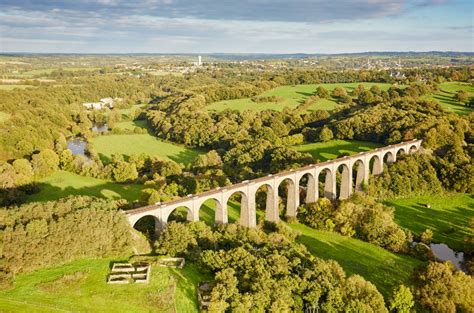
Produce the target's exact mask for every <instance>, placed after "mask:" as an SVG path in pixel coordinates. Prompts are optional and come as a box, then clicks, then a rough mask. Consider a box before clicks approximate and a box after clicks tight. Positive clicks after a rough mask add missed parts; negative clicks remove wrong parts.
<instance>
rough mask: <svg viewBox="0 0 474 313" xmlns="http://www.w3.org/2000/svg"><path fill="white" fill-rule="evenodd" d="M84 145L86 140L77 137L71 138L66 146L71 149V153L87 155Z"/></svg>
mask: <svg viewBox="0 0 474 313" xmlns="http://www.w3.org/2000/svg"><path fill="white" fill-rule="evenodd" d="M86 146H87V142H86V141H85V140H84V139H82V138H79V137H74V138H71V139H69V140H68V142H67V148H68V149H69V150H71V152H72V154H73V155H82V156H85V157H87V155H86Z"/></svg>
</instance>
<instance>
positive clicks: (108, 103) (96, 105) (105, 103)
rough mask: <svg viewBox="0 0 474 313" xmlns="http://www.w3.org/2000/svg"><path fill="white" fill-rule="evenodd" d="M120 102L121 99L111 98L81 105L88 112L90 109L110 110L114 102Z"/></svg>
mask: <svg viewBox="0 0 474 313" xmlns="http://www.w3.org/2000/svg"><path fill="white" fill-rule="evenodd" d="M121 100H122V99H121V98H116V99H113V98H110V97H108V98H102V99H100V101H99V102H86V103H83V104H82V105H83V106H85V107H86V108H87V109H89V110H92V109H93V110H102V109H105V108H109V109H112V108H113V107H114V103H115V101H121Z"/></svg>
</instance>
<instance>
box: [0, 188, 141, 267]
mask: <svg viewBox="0 0 474 313" xmlns="http://www.w3.org/2000/svg"><path fill="white" fill-rule="evenodd" d="M117 209H118V204H117V203H116V202H113V201H110V200H99V199H94V198H90V197H69V198H65V199H62V200H58V201H50V202H45V203H31V204H26V205H22V206H20V207H11V208H8V209H7V208H3V209H1V210H0V215H1V216H3V217H5V218H3V219H0V220H1V223H0V229H2V232H1V236H2V243H3V250H2V255H1V263H0V264H1V266H2V268H3V269H2V270H3V271H4V272H6V273H12V274H13V275H15V274H16V273H19V272H26V271H32V270H35V269H39V268H43V267H47V266H51V265H55V264H59V263H62V262H68V261H72V260H74V259H77V258H82V257H104V256H119V255H123V254H128V253H131V251H132V244H133V241H132V238H131V234H130V225H129V224H128V221H127V220H126V218H125V216H124V214H123V213H121V212H120V211H118V210H117Z"/></svg>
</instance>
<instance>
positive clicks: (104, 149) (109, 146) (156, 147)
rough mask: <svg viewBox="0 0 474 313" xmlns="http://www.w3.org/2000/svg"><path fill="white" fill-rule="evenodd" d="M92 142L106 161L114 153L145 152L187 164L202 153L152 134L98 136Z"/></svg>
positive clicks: (130, 153)
mask: <svg viewBox="0 0 474 313" xmlns="http://www.w3.org/2000/svg"><path fill="white" fill-rule="evenodd" d="M125 125H126V124H125ZM125 127H126V126H125ZM92 144H93V146H94V148H95V150H96V151H97V153H99V155H100V156H101V158H102V159H103V160H104V161H107V160H109V159H110V158H111V156H112V154H122V155H125V156H130V155H132V154H141V153H145V154H147V155H150V156H158V157H162V158H168V159H171V160H173V161H175V162H178V163H184V164H187V163H191V162H192V161H193V160H194V159H195V158H196V157H197V156H198V155H199V154H200V153H201V151H199V150H196V149H189V148H186V147H183V146H178V145H176V144H172V143H168V142H165V141H162V140H160V139H158V138H157V137H155V136H152V135H150V134H133V135H107V136H98V137H95V138H94V139H92Z"/></svg>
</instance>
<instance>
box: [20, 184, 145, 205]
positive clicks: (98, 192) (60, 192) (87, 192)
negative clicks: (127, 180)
mask: <svg viewBox="0 0 474 313" xmlns="http://www.w3.org/2000/svg"><path fill="white" fill-rule="evenodd" d="M39 188H40V191H39V192H38V193H36V194H33V195H30V196H28V197H27V199H26V200H27V202H36V201H38V202H44V201H53V200H59V199H61V198H64V197H67V196H71V195H72V196H90V197H97V198H103V199H110V200H118V199H125V200H127V201H135V200H138V199H139V198H140V195H141V191H142V189H144V188H145V187H144V186H143V185H138V184H118V183H113V182H108V183H103V184H99V185H95V186H89V187H80V188H74V187H66V188H61V187H58V186H54V185H51V184H49V183H39Z"/></svg>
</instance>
